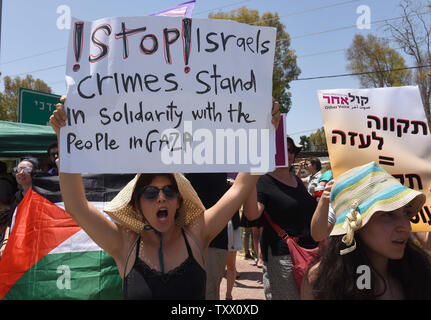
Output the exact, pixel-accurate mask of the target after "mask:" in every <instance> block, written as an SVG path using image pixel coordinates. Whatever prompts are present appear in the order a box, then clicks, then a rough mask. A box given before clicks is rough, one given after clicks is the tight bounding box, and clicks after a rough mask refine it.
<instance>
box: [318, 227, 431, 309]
mask: <svg viewBox="0 0 431 320" xmlns="http://www.w3.org/2000/svg"><path fill="white" fill-rule="evenodd" d="M342 237H343V235H340V236H332V237H331V238H330V240H329V241H328V244H327V246H326V248H325V250H324V251H323V252H322V256H321V258H320V260H319V262H320V264H319V267H318V270H317V277H316V280H315V281H314V283H313V285H312V290H313V296H314V298H315V299H318V300H328V299H331V300H332V299H334V300H341V299H347V300H362V299H368V300H374V299H377V298H378V297H380V296H382V295H383V294H384V293H385V291H386V288H387V284H386V283H385V281H384V279H383V277H382V275H380V274H379V273H378V272H377V271H376V270H375V269H374V268H373V267H372V264H371V261H370V259H369V258H368V256H367V254H366V251H365V248H364V246H365V245H364V244H363V242H361V239H360V237H358V236H356V237H355V238H356V249H355V250H354V251H352V252H350V253H348V254H346V255H343V256H341V255H340V250H341V249H344V248H345V245H344V244H343V243H342V241H341V239H342ZM360 265H366V266H369V267H370V269H371V288H370V289H359V288H358V286H357V280H358V277H359V276H360V274H358V273H357V270H358V267H359V266H360ZM388 273H389V274H390V275H391V276H392V277H394V278H395V279H397V280H398V281H399V283H400V284H401V286H402V290H403V294H404V298H405V299H431V261H430V256H429V255H428V254H427V253H426V252H425V251H424V250H422V249H420V248H419V247H418V246H416V245H415V244H414V243H413V241H412V240H409V241H408V242H407V245H406V248H405V251H404V256H403V258H401V259H399V260H389V263H388ZM377 279H380V281H382V283H383V284H384V288H383V290H379V291H380V292H376V291H377V290H378V289H377V288H376V287H377V286H375V285H373V284H375V283H376V281H377Z"/></svg>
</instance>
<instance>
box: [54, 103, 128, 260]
mask: <svg viewBox="0 0 431 320" xmlns="http://www.w3.org/2000/svg"><path fill="white" fill-rule="evenodd" d="M61 101H65V97H64V96H63V97H62V98H61ZM49 122H50V125H51V126H52V128H53V129H54V131H55V133H56V134H57V140H58V146H59V147H60V128H61V127H64V126H65V125H66V113H65V112H64V106H63V105H62V104H60V103H59V104H57V106H56V110H55V111H54V112H53V115H52V116H51V117H50V120H49ZM60 165H61V164H60ZM59 168H60V167H59ZM59 182H60V190H61V195H62V198H63V201H64V206H65V209H66V211H67V212H68V213H69V214H70V215H71V216H72V218H73V219H74V220H75V222H76V223H77V224H78V225H79V226H80V227H82V229H84V231H85V232H86V233H87V234H88V235H89V236H90V237H91V239H93V241H94V242H96V243H97V244H98V245H99V246H100V247H101V248H102V249H104V250H105V251H106V252H108V253H109V254H110V255H111V256H113V257H114V259H116V258H121V257H119V254H120V252H122V250H121V248H122V245H123V243H124V240H125V239H124V232H122V231H123V229H121V228H120V227H119V226H118V225H116V224H115V223H114V222H112V221H111V220H109V219H108V218H107V217H105V215H104V214H103V213H102V212H100V211H99V210H98V209H97V208H96V207H94V206H93V205H92V204H91V203H89V202H88V201H87V198H86V196H85V188H84V184H83V182H82V177H81V174H75V173H73V174H72V173H63V172H61V170H60V172H59Z"/></svg>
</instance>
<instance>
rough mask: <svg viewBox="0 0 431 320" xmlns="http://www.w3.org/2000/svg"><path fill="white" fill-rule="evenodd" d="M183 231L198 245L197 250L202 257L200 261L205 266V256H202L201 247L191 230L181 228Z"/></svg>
mask: <svg viewBox="0 0 431 320" xmlns="http://www.w3.org/2000/svg"><path fill="white" fill-rule="evenodd" d="M183 232H185V233H186V234H187V235H188V236H189V237H190V239H192V240H193V241H194V243H196V245H197V246H198V249H199V252H200V253H201V257H202V262H203V264H204V266H205V258H204V254H203V252H202V248H201V246H200V245H199V242H198V241H197V240H196V238H195V237H194V236H193V235H192V233H191V232H189V231H188V230H187V229H185V228H183ZM186 241H187V239H186Z"/></svg>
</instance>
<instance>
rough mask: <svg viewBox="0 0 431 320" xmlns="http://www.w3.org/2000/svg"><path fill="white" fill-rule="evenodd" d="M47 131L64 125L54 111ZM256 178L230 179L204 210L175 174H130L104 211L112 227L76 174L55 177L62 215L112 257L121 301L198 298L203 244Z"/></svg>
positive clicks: (276, 118)
mask: <svg viewBox="0 0 431 320" xmlns="http://www.w3.org/2000/svg"><path fill="white" fill-rule="evenodd" d="M64 100H65V97H62V101H64ZM272 116H273V117H272V123H273V124H274V126H276V127H277V125H278V122H279V119H280V113H279V110H278V103H277V102H274V101H273V106H272ZM50 124H51V126H52V127H53V128H54V130H55V132H56V134H57V139H58V140H60V139H59V138H60V128H61V127H63V126H65V124H66V113H65V111H64V107H63V105H62V104H58V105H57V110H56V111H54V113H53V115H52V116H51V118H50ZM60 168H61V167H60ZM257 179H258V176H257V175H251V174H249V173H240V174H238V176H237V178H236V180H235V182H234V184H233V186H232V187H231V188H230V189H229V191H227V192H226V194H225V195H224V196H223V197H222V198H221V199H220V200H219V201H218V202H217V203H216V204H215V205H214V206H213V207H211V208H208V209H205V207H204V206H203V205H202V202H201V200H200V199H199V197H198V196H197V193H196V191H195V190H194V189H193V187H192V186H191V184H190V182H189V181H188V180H187V179H186V178H185V177H184V176H183V175H182V174H177V173H174V174H163V173H161V174H137V175H136V176H135V178H134V179H133V180H131V181H130V182H129V183H128V184H127V185H126V186H125V187H124V188H123V189H122V190H121V191H120V192H119V193H118V195H117V196H116V197H115V198H114V199H113V200H112V201H111V202H110V203H109V204H108V205H107V206H106V207H105V208H104V211H105V212H106V213H107V214H108V215H109V216H110V217H111V218H113V219H114V220H116V222H118V223H114V222H113V221H112V220H110V219H108V218H107V217H106V216H105V215H104V214H103V213H102V212H100V211H99V210H98V209H97V208H95V207H94V206H92V205H91V204H90V203H89V202H88V201H87V199H86V197H85V190H84V186H83V183H82V178H81V175H80V174H70V173H63V172H60V174H59V180H60V188H61V193H62V197H63V201H64V203H65V208H66V211H67V212H68V213H69V214H70V215H71V216H72V217H73V218H74V220H75V221H76V222H77V223H78V224H79V225H80V226H81V227H82V228H83V229H84V231H85V232H87V234H88V235H89V236H90V237H91V238H92V239H93V240H94V241H95V242H96V243H97V244H98V245H99V246H100V247H101V248H102V249H104V250H105V251H106V252H108V253H109V254H110V255H111V256H112V257H113V258H114V260H115V262H116V264H117V266H118V270H119V273H120V275H121V277H122V279H123V290H124V297H125V298H126V299H178V300H179V299H181V300H184V299H204V298H205V280H206V275H205V269H204V266H205V261H204V257H205V256H206V251H207V249H208V245H209V243H210V241H211V240H212V239H213V238H214V237H215V236H216V235H217V234H218V233H219V232H220V231H221V230H222V229H223V228H224V226H225V225H226V224H227V223H228V221H229V220H230V219H231V217H232V216H233V214H234V213H235V212H236V211H237V210H238V209H239V207H240V206H241V204H242V203H243V202H244V201H245V200H246V198H247V197H248V195H249V193H250V191H251V190H252V188H253V186H254V185H255V184H256V181H257Z"/></svg>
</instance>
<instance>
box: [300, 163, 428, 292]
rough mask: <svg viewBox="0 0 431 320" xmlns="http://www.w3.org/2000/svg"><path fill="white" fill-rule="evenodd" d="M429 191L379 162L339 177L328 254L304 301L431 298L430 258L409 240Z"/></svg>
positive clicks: (307, 283)
mask: <svg viewBox="0 0 431 320" xmlns="http://www.w3.org/2000/svg"><path fill="white" fill-rule="evenodd" d="M424 203H425V195H424V194H423V193H420V192H418V191H415V190H413V189H410V188H407V187H405V186H403V185H402V184H400V182H399V181H398V179H396V178H394V177H392V176H391V175H390V174H389V173H387V172H386V171H384V170H383V169H382V168H380V167H379V166H378V165H377V164H376V163H375V162H371V163H368V164H366V165H362V166H359V167H355V168H353V169H350V170H348V171H346V172H345V173H343V174H342V175H340V176H339V177H338V178H337V179H336V181H335V183H334V185H333V186H332V191H331V206H332V207H333V209H334V212H335V215H336V223H335V226H334V229H333V231H332V233H331V238H330V240H329V243H328V247H327V249H326V252H325V253H323V254H322V257H321V259H320V261H318V262H317V263H316V264H315V265H314V266H312V267H311V268H310V269H309V271H308V274H307V275H306V276H305V277H304V282H303V285H302V291H301V298H302V299H431V262H430V256H429V255H427V254H426V253H425V252H424V250H423V249H421V248H420V247H419V246H417V245H416V244H414V243H413V241H412V240H411V237H410V236H411V224H410V219H411V218H412V217H413V216H415V215H416V214H417V213H418V212H419V210H420V209H421V208H422V206H423V204H424Z"/></svg>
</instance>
